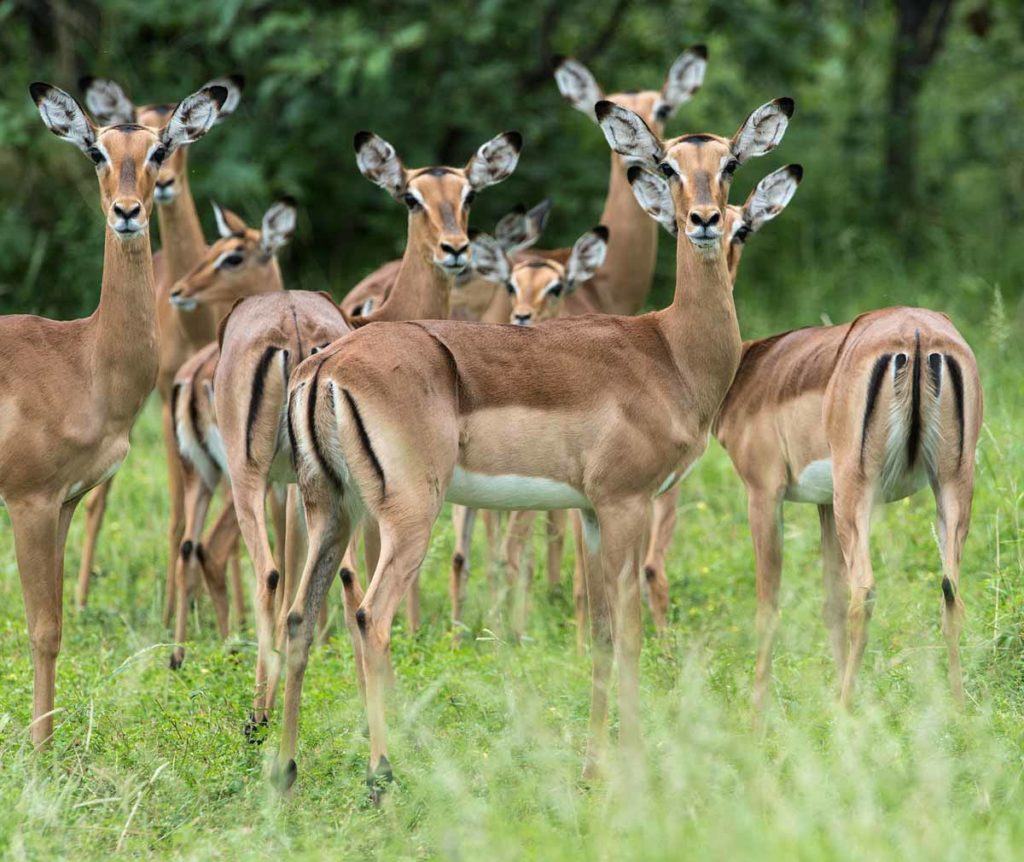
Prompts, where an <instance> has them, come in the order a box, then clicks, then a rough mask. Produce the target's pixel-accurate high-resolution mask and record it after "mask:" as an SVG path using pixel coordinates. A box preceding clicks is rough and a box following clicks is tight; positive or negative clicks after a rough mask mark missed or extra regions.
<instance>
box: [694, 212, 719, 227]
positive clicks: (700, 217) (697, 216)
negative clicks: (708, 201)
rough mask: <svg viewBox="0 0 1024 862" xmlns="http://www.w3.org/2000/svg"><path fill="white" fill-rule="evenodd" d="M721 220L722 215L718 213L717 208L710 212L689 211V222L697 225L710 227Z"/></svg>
mask: <svg viewBox="0 0 1024 862" xmlns="http://www.w3.org/2000/svg"><path fill="white" fill-rule="evenodd" d="M721 220H722V217H721V215H719V213H718V210H713V211H712V212H711V213H710V214H708V213H706V212H700V211H698V210H691V211H690V224H692V225H696V226H697V227H711V226H712V225H716V224H718V223H719V222H720V221H721Z"/></svg>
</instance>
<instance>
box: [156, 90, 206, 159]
mask: <svg viewBox="0 0 1024 862" xmlns="http://www.w3.org/2000/svg"><path fill="white" fill-rule="evenodd" d="M217 111H218V108H217V103H216V102H215V101H214V100H213V98H212V97H211V96H210V95H209V94H208V93H207V92H205V91H204V90H200V91H199V92H197V93H193V94H192V95H191V96H186V97H185V98H184V99H182V100H181V102H179V103H178V107H176V108H175V109H174V113H173V114H172V115H171V119H170V120H169V121H168V123H167V125H166V126H164V130H163V133H162V135H161V138H162V140H163V142H164V146H166V147H167V149H168V150H173V149H176V148H177V147H181V146H184V145H185V144H191V143H192V142H194V141H197V140H198V139H199V138H201V137H202V136H203V135H205V134H206V133H207V132H208V131H209V130H210V127H211V126H212V125H213V124H214V123H215V122H216V120H217Z"/></svg>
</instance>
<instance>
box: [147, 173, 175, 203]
mask: <svg viewBox="0 0 1024 862" xmlns="http://www.w3.org/2000/svg"><path fill="white" fill-rule="evenodd" d="M177 196H178V187H177V185H176V184H175V182H174V177H171V178H170V179H167V180H164V179H160V180H157V181H156V187H155V188H154V189H153V200H155V201H156V202H157V203H158V204H161V205H163V204H169V203H170V202H171V201H173V200H174V199H175V198H176V197H177Z"/></svg>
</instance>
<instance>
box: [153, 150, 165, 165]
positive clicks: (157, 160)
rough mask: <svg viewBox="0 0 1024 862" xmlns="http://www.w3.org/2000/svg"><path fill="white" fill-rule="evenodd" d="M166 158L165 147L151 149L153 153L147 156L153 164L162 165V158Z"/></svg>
mask: <svg viewBox="0 0 1024 862" xmlns="http://www.w3.org/2000/svg"><path fill="white" fill-rule="evenodd" d="M166 158H167V147H157V148H156V149H155V150H153V155H151V156H150V157H149V160H150V161H151V162H152V163H153V164H154V165H162V164H163V163H164V159H166Z"/></svg>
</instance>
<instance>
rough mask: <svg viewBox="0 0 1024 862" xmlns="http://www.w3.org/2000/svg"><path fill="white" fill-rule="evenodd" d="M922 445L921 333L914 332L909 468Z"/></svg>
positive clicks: (918, 331)
mask: <svg viewBox="0 0 1024 862" xmlns="http://www.w3.org/2000/svg"><path fill="white" fill-rule="evenodd" d="M920 443H921V331H920V330H917V331H916V332H914V379H913V381H911V384H910V432H909V433H908V434H907V466H908V467H913V466H914V462H915V461H916V460H917V449H918V447H919V446H920Z"/></svg>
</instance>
